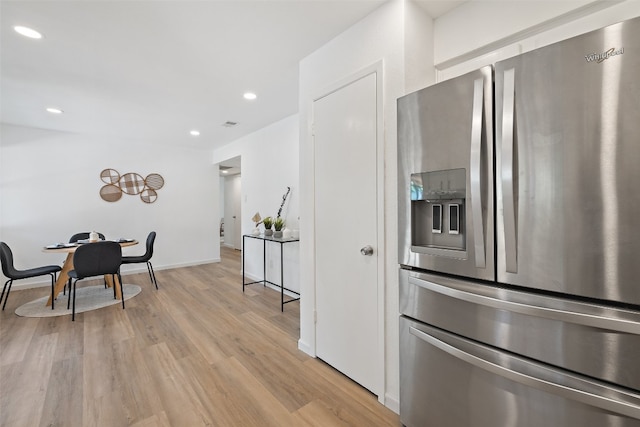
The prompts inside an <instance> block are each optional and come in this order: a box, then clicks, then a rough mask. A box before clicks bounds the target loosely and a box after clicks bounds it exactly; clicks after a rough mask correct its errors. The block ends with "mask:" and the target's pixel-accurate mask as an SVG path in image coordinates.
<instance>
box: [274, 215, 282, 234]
mask: <svg viewBox="0 0 640 427" xmlns="http://www.w3.org/2000/svg"><path fill="white" fill-rule="evenodd" d="M273 228H275V229H276V232H275V233H273V237H278V238H281V237H282V229H283V228H284V219H283V218H282V217H278V218H276V220H275V221H274V222H273Z"/></svg>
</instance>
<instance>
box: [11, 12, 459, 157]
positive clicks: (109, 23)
mask: <svg viewBox="0 0 640 427" xmlns="http://www.w3.org/2000/svg"><path fill="white" fill-rule="evenodd" d="M385 1H386V0H287V1H276V0H256V1H248V0H233V1H218V0H200V1H187V0H168V1H154V0H142V1H119V0H103V1H88V0H76V1H58V0H46V1H25V0H16V1H7V0H2V1H1V2H0V19H1V21H0V23H1V26H0V30H1V33H0V52H1V55H2V56H1V63H0V83H1V86H0V93H1V95H2V96H1V98H2V99H1V104H0V107H1V109H0V121H1V122H2V123H6V124H13V125H18V126H28V127H35V128H41V129H50V130H57V131H64V132H72V133H81V134H95V135H107V136H113V137H117V138H123V139H129V140H131V141H132V142H135V141H136V140H148V139H151V140H153V141H154V142H158V143H169V144H181V145H184V146H187V147H193V148H202V149H207V150H210V149H212V148H217V147H220V146H222V145H224V144H226V143H229V142H231V141H233V140H235V139H237V138H239V137H242V136H244V135H246V134H248V133H251V132H253V131H256V130H258V129H261V128H263V127H264V126H267V125H269V124H271V123H273V122H275V121H277V120H280V119H282V118H285V117H287V116H290V115H291V114H295V113H296V112H297V111H298V63H299V61H300V60H301V59H302V58H304V57H305V56H307V55H309V54H310V53H312V52H313V51H314V50H316V49H318V48H319V47H321V46H322V45H323V44H325V43H326V42H328V41H329V40H331V39H332V38H334V37H335V36H337V35H338V34H340V33H341V32H343V31H344V30H345V29H347V28H348V27H350V26H352V25H353V24H354V23H355V22H357V21H359V20H361V19H362V18H363V17H365V16H366V15H368V14H369V13H371V12H372V11H373V10H375V9H376V8H378V7H379V6H380V5H382V4H383V3H385ZM418 3H419V4H420V6H421V7H423V8H424V10H426V11H427V12H428V13H429V14H431V15H432V16H434V17H437V16H439V15H441V14H443V13H446V12H447V11H448V10H450V9H452V8H453V7H456V6H457V5H458V4H459V3H461V2H460V1H453V0H451V1H447V0H440V1H425V0H419V1H418ZM15 25H23V26H28V27H31V28H34V29H36V30H38V31H39V32H41V33H42V34H43V38H42V39H39V40H34V39H29V38H26V37H23V36H21V35H19V34H17V33H16V32H15V31H14V30H13V27H14V26H15ZM247 91H251V92H254V93H256V94H257V99H255V100H253V101H247V100H245V99H244V98H243V94H244V93H245V92H247ZM46 107H57V108H60V109H62V110H63V111H64V113H63V114H57V115H54V114H51V113H47V112H46V111H45V108H46ZM226 122H236V123H237V125H235V126H231V127H230V126H225V123H226ZM193 129H197V130H198V131H199V132H200V136H198V137H194V136H191V135H190V134H189V131H190V130H193Z"/></svg>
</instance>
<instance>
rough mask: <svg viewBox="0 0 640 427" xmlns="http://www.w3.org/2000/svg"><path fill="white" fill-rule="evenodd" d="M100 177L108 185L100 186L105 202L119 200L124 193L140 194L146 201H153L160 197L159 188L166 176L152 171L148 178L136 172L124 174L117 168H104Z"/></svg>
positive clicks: (162, 185)
mask: <svg viewBox="0 0 640 427" xmlns="http://www.w3.org/2000/svg"><path fill="white" fill-rule="evenodd" d="M100 179H101V180H102V182H104V183H105V184H107V185H103V186H102V188H100V197H101V198H102V200H104V201H105V202H117V201H118V200H120V199H121V198H122V194H123V193H124V194H129V195H132V196H136V195H139V197H140V200H142V201H143V202H144V203H153V202H155V201H156V200H157V199H158V192H157V190H159V189H161V188H162V187H164V178H162V176H161V175H160V174H157V173H150V174H149V175H147V177H146V178H143V177H142V175H140V174H138V173H135V172H128V173H125V174H124V175H120V173H119V172H118V171H117V170H115V169H104V170H103V171H102V172H100Z"/></svg>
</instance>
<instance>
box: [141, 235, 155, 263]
mask: <svg viewBox="0 0 640 427" xmlns="http://www.w3.org/2000/svg"><path fill="white" fill-rule="evenodd" d="M155 241H156V232H155V231H152V232H151V233H149V235H148V236H147V251H146V252H145V254H144V255H142V258H144V261H143V262H147V261H149V260H150V259H151V257H152V256H153V243H154V242H155Z"/></svg>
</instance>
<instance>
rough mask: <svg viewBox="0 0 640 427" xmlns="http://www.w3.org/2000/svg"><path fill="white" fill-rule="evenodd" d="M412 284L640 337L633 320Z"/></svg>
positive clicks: (419, 282) (475, 301)
mask: <svg viewBox="0 0 640 427" xmlns="http://www.w3.org/2000/svg"><path fill="white" fill-rule="evenodd" d="M409 283H410V284H412V285H416V286H420V287H421V288H424V289H427V290H429V291H432V292H436V293H439V294H442V295H446V296H449V297H452V298H456V299H459V300H462V301H467V302H470V303H473V304H479V305H484V306H486V307H492V308H495V309H498V310H507V311H511V312H513V313H520V314H525V315H528V316H536V317H542V318H545V319H553V320H559V321H562V322H568V323H573V324H576V325H583V326H589V327H592V328H599V329H608V330H611V331H618V332H626V333H631V334H636V335H637V334H640V323H638V322H634V321H630V320H625V319H617V318H613V317H605V316H598V315H595V314H588V313H578V312H575V311H565V310H558V309H553V308H547V307H540V306H536V305H530V304H523V303H519V302H513V301H505V300H499V299H495V298H491V297H488V296H484V295H479V294H475V293H471V292H467V291H462V290H460V289H454V288H451V287H449V286H443V285H438V284H437V283H433V282H429V281H426V280H422V279H418V278H415V277H409Z"/></svg>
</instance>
